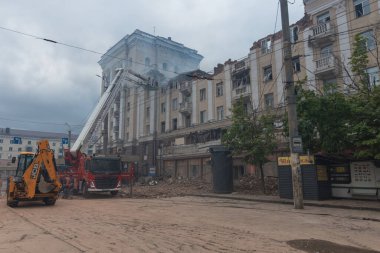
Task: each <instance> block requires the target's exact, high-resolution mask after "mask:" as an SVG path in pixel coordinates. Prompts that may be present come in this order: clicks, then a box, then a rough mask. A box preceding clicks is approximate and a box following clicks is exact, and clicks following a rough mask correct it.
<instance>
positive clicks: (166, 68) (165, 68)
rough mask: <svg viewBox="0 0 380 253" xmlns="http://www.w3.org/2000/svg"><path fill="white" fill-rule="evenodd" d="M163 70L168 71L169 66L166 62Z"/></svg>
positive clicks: (163, 64)
mask: <svg viewBox="0 0 380 253" xmlns="http://www.w3.org/2000/svg"><path fill="white" fill-rule="evenodd" d="M162 69H163V70H168V64H167V63H166V62H164V63H162Z"/></svg>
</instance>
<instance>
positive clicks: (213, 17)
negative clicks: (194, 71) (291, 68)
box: [0, 0, 303, 132]
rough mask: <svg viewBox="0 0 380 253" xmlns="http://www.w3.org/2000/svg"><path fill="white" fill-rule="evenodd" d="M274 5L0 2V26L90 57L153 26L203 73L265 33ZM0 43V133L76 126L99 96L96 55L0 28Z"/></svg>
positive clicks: (251, 1) (249, 1) (245, 1)
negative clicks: (189, 52) (195, 54)
mask: <svg viewBox="0 0 380 253" xmlns="http://www.w3.org/2000/svg"><path fill="white" fill-rule="evenodd" d="M277 2H278V1H277V0H269V1H262V0H212V1H204V0H183V1H178V0H142V1H125V0H113V1H106V0H97V1H93V0H81V1H76V0H67V1H60V0H49V1H48V0H35V1H27V0H20V1H2V8H1V9H0V26H2V27H7V28H11V29H14V30H18V31H22V32H25V33H29V34H33V35H36V36H40V37H44V38H48V39H52V40H56V41H59V42H62V43H66V44H70V45H76V46H79V47H82V48H87V49H91V50H95V51H97V52H105V51H106V50H107V49H108V48H110V47H111V46H112V45H113V44H114V43H116V42H117V41H119V40H120V39H121V38H122V37H123V36H125V35H126V34H130V33H132V32H133V31H134V30H135V29H140V30H143V31H145V32H148V33H153V32H154V28H153V27H155V32H156V35H160V36H163V37H169V36H170V37H172V39H173V40H175V41H178V42H180V43H183V44H185V45H186V46H188V47H190V48H194V49H196V50H198V51H199V53H200V54H202V55H203V56H204V57H205V58H204V60H203V61H202V63H201V68H202V69H203V70H205V71H209V70H212V68H213V67H214V66H215V65H216V64H217V63H223V62H224V61H225V60H227V59H228V58H232V59H237V58H240V57H243V56H245V55H247V54H248V52H249V48H250V47H251V45H252V43H253V42H254V41H255V40H258V39H260V38H261V37H264V36H266V35H267V34H270V33H273V30H274V25H275V17H276V10H277ZM289 9H290V17H291V22H295V21H296V20H298V19H300V18H301V17H302V15H303V4H302V1H300V0H297V1H296V4H294V5H290V6H289ZM280 28H281V23H280V16H279V17H278V21H277V29H276V30H280ZM0 37H1V43H0V51H1V54H0V127H7V126H10V127H14V128H23V129H31V130H42V131H58V132H59V131H66V129H67V127H66V126H64V123H65V122H68V123H69V124H71V125H73V126H74V125H81V124H83V123H84V122H85V120H86V117H87V116H88V115H89V113H90V112H91V110H92V108H93V107H94V106H95V104H96V102H97V100H98V99H99V95H100V80H99V78H97V77H96V76H95V75H96V74H100V72H101V69H100V67H99V66H98V64H97V61H98V60H99V59H100V55H97V54H92V53H89V52H84V51H81V50H78V49H74V48H70V47H65V46H63V45H59V44H52V43H48V42H45V41H43V40H39V39H36V38H31V37H28V36H23V35H20V34H15V33H11V32H8V31H4V30H1V29H0ZM34 122H37V123H34ZM38 122H41V123H38ZM42 122H43V123H42ZM44 123H53V124H44ZM73 128H74V130H76V131H77V132H78V131H79V130H80V127H76V129H75V127H73Z"/></svg>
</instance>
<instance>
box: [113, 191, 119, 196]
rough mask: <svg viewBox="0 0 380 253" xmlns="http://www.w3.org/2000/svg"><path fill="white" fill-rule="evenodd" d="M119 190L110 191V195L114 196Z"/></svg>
mask: <svg viewBox="0 0 380 253" xmlns="http://www.w3.org/2000/svg"><path fill="white" fill-rule="evenodd" d="M118 192H119V191H111V195H112V196H116V195H117V193H118Z"/></svg>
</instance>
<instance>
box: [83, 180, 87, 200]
mask: <svg viewBox="0 0 380 253" xmlns="http://www.w3.org/2000/svg"><path fill="white" fill-rule="evenodd" d="M82 195H83V197H84V198H88V197H89V192H88V186H87V183H86V182H83V184H82Z"/></svg>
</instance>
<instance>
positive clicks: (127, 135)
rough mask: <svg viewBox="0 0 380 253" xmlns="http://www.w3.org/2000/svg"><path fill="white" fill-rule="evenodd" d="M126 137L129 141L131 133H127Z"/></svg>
mask: <svg viewBox="0 0 380 253" xmlns="http://www.w3.org/2000/svg"><path fill="white" fill-rule="evenodd" d="M126 137H127V140H129V132H127V134H126Z"/></svg>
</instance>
